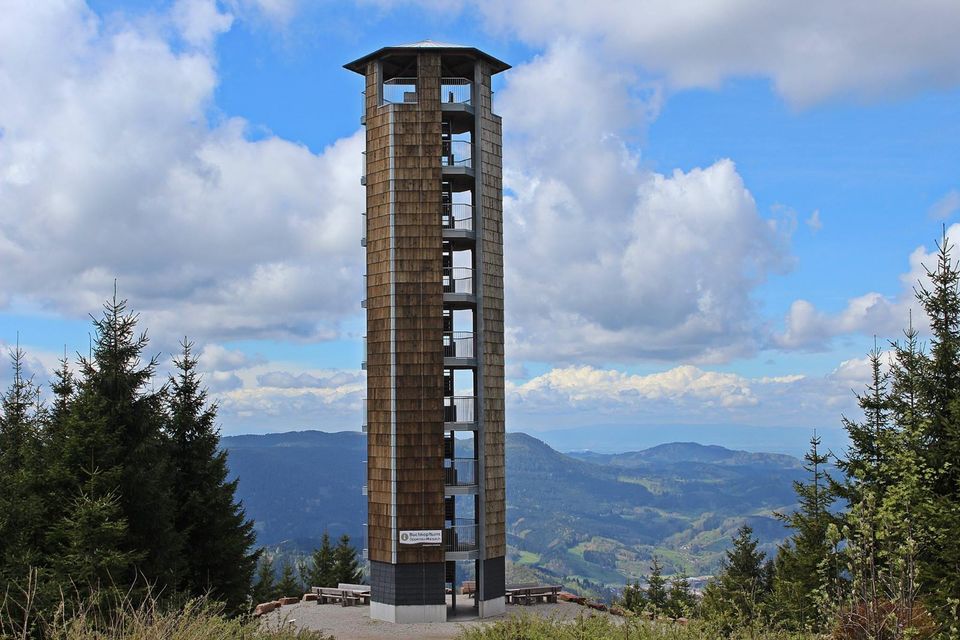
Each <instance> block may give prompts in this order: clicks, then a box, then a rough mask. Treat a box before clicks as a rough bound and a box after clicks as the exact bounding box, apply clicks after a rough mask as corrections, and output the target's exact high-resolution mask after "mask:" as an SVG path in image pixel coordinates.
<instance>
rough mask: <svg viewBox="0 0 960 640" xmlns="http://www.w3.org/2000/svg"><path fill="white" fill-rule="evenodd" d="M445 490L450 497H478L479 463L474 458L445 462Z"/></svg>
mask: <svg viewBox="0 0 960 640" xmlns="http://www.w3.org/2000/svg"><path fill="white" fill-rule="evenodd" d="M443 463H444V465H445V466H444V468H443V485H444V486H443V488H444V493H445V494H446V495H448V496H467V495H476V494H477V493H478V492H479V482H478V478H479V475H478V474H479V466H478V465H479V463H478V462H477V460H475V459H474V458H453V459H450V458H447V459H445V460H444V461H443Z"/></svg>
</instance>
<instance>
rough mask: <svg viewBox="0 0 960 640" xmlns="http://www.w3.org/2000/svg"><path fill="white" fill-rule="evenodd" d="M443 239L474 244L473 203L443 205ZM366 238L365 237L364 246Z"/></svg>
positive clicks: (456, 242)
mask: <svg viewBox="0 0 960 640" xmlns="http://www.w3.org/2000/svg"><path fill="white" fill-rule="evenodd" d="M440 227H441V228H442V229H443V239H444V241H446V242H450V243H452V244H454V245H462V244H472V243H474V242H476V240H477V232H476V231H475V230H474V227H473V205H471V204H467V203H462V202H454V203H450V204H445V205H443V208H442V209H441V211H440ZM365 243H366V239H364V246H365Z"/></svg>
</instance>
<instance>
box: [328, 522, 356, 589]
mask: <svg viewBox="0 0 960 640" xmlns="http://www.w3.org/2000/svg"><path fill="white" fill-rule="evenodd" d="M333 573H334V576H335V581H336V582H337V583H338V584H339V583H341V582H343V583H346V584H359V583H360V581H361V580H363V570H362V569H361V568H360V561H359V560H358V559H357V550H356V549H354V548H353V547H352V546H351V545H350V536H348V535H347V534H343V535H342V536H340V541H339V542H338V543H337V547H336V548H335V549H334V550H333Z"/></svg>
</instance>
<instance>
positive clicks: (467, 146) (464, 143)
mask: <svg viewBox="0 0 960 640" xmlns="http://www.w3.org/2000/svg"><path fill="white" fill-rule="evenodd" d="M472 155H473V143H472V142H470V141H469V140H442V141H441V145H440V164H441V165H443V166H444V167H472V166H473V158H472Z"/></svg>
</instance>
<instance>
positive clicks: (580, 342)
mask: <svg viewBox="0 0 960 640" xmlns="http://www.w3.org/2000/svg"><path fill="white" fill-rule="evenodd" d="M570 78H576V79H577V96H578V97H577V99H575V100H572V99H570V95H569V90H570V84H569V79H570ZM627 80H628V79H627V78H625V77H624V76H623V75H621V74H620V72H619V71H617V70H616V69H609V68H607V67H605V66H604V65H602V64H601V63H600V62H599V61H598V60H597V59H596V58H595V57H594V55H593V53H592V52H591V51H589V50H587V48H585V47H584V46H583V45H582V44H580V43H577V42H575V41H567V42H563V43H561V44H558V45H556V46H554V47H552V48H551V49H550V50H549V51H548V53H547V54H546V55H544V56H543V57H539V58H537V59H535V60H534V61H533V62H531V63H530V64H528V65H524V66H521V67H519V68H517V69H515V70H514V71H512V72H511V73H510V76H509V78H508V79H507V86H506V88H505V89H504V90H503V91H500V92H498V105H497V106H498V109H499V110H500V111H501V112H502V113H503V115H504V125H505V127H506V136H507V140H506V142H505V145H504V147H505V150H506V151H505V152H506V158H505V160H504V163H505V178H504V181H505V185H506V187H507V188H508V189H509V190H510V191H511V192H512V194H513V195H512V196H510V197H507V198H506V201H505V225H506V230H505V232H504V235H505V242H506V245H507V246H506V248H505V261H506V287H507V291H506V295H507V304H506V306H507V311H508V314H509V316H508V327H511V328H512V329H511V330H510V333H509V336H508V337H509V342H510V348H509V353H510V356H511V358H519V359H537V360H545V361H551V362H557V361H566V362H573V361H580V362H582V361H595V362H597V361H611V360H612V361H624V360H636V359H642V358H654V359H663V360H670V359H688V360H696V361H720V360H725V359H728V358H730V357H732V356H734V355H742V354H745V353H749V352H751V351H752V349H753V348H754V345H755V343H756V340H757V338H756V335H755V332H756V325H757V319H756V317H755V313H754V308H753V304H752V302H751V299H750V294H751V291H752V289H753V288H754V287H755V286H756V285H757V284H759V283H760V282H762V281H763V280H764V279H765V278H766V277H767V275H768V274H769V273H771V272H777V271H781V270H783V269H785V268H786V267H787V266H788V264H789V259H788V258H786V255H785V254H786V253H787V252H786V246H785V245H786V243H785V238H784V234H783V233H781V232H780V231H779V230H778V229H777V228H776V225H774V224H773V223H771V222H770V221H769V220H765V219H764V218H762V217H761V216H760V215H759V214H758V212H757V208H756V203H755V202H754V200H753V197H752V196H751V195H750V193H749V191H748V190H747V188H746V186H745V185H744V184H743V181H742V179H741V177H740V175H739V174H738V173H737V171H736V167H735V166H734V163H733V162H732V161H730V160H719V161H717V162H716V163H715V164H713V165H711V166H709V167H706V168H697V169H692V170H690V171H688V172H682V171H679V170H677V171H674V172H672V173H671V174H669V175H663V174H659V173H651V172H649V171H647V170H645V169H643V168H642V167H641V163H640V157H639V155H638V154H637V153H636V152H634V151H633V150H632V148H631V146H630V145H629V144H628V135H629V132H630V131H631V130H642V128H643V127H644V125H645V124H646V122H647V120H648V119H649V117H650V115H649V113H650V111H649V109H648V108H647V106H646V103H643V102H641V101H639V100H638V99H637V98H636V97H635V96H633V95H631V94H630V93H629V92H628V88H627Z"/></svg>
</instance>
